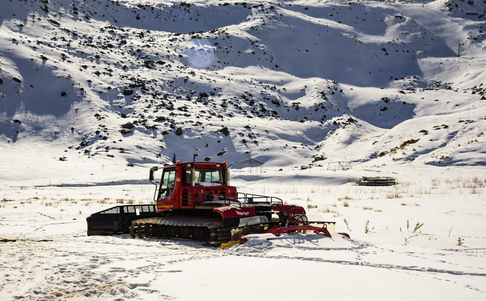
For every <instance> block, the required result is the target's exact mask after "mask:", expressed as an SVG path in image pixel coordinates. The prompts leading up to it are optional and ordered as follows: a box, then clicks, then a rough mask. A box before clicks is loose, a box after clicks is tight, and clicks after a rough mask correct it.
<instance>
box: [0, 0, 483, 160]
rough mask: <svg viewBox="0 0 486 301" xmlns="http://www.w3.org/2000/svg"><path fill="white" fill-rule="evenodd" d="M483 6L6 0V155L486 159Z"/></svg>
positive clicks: (0, 27) (1, 27) (0, 102)
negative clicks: (37, 151)
mask: <svg viewBox="0 0 486 301" xmlns="http://www.w3.org/2000/svg"><path fill="white" fill-rule="evenodd" d="M485 5H486V4H485ZM483 6H484V5H483V3H480V2H474V3H473V4H470V3H466V2H462V1H455V2H454V5H451V2H444V1H435V2H430V3H425V5H422V3H419V4H409V3H401V2H387V3H381V2H366V3H362V2H349V3H340V2H339V3H338V2H333V1H328V2H321V1H264V2H243V3H239V2H225V3H221V2H219V1H187V2H177V1H89V2H87V1H78V0H72V1H62V0H50V1H47V0H39V1H35V0H26V1H21V2H19V3H17V2H16V1H8V2H7V5H6V8H5V9H2V11H1V12H0V14H1V16H0V40H1V43H0V79H1V82H0V96H1V97H0V137H1V138H0V139H1V141H2V142H1V143H2V146H3V147H2V149H3V151H4V152H7V151H25V147H22V146H23V145H27V144H32V143H35V144H45V146H43V147H45V148H46V152H47V153H48V154H49V157H50V158H51V159H54V160H60V159H61V160H62V161H72V162H76V161H79V160H81V161H82V160H84V159H86V158H94V157H96V156H98V157H99V156H103V157H104V159H103V160H105V159H106V160H107V162H113V164H127V163H128V164H129V165H133V164H144V163H147V164H156V163H163V162H166V161H168V160H171V159H172V157H173V154H174V153H176V154H177V156H178V159H182V160H190V159H191V158H192V155H193V154H194V153H197V154H198V155H199V156H198V159H207V160H226V161H228V162H236V161H241V160H243V159H246V158H248V157H249V156H250V154H251V156H252V157H253V158H257V159H259V160H261V161H264V162H266V163H267V165H276V166H280V165H292V164H296V163H297V164H307V163H311V162H312V161H313V158H314V157H316V156H319V157H323V158H325V159H328V160H330V161H335V160H346V161H359V162H363V163H367V164H375V165H379V164H393V162H402V163H403V162H406V163H414V164H415V163H416V164H443V165H449V164H454V165H464V164H465V165H477V164H480V165H482V164H484V151H485V149H484V148H485V147H484V145H485V141H484V139H485V138H484V134H483V132H484V129H485V128H486V120H485V117H486V112H485V111H484V110H485V109H484V103H485V96H484V92H485V91H484V89H485V86H484V85H483V83H484V82H485V75H484V72H483V70H484V67H485V44H484V43H485V42H484V32H483V29H484V26H485V21H484V12H483V10H482V7H483ZM459 44H461V49H459ZM459 52H460V53H459ZM28 155H29V153H28V152H27V151H26V156H28ZM110 160H111V161H110ZM81 161H79V162H81ZM123 162H125V163H123Z"/></svg>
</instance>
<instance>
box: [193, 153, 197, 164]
mask: <svg viewBox="0 0 486 301" xmlns="http://www.w3.org/2000/svg"><path fill="white" fill-rule="evenodd" d="M196 157H197V154H194V155H192V163H194V162H196Z"/></svg>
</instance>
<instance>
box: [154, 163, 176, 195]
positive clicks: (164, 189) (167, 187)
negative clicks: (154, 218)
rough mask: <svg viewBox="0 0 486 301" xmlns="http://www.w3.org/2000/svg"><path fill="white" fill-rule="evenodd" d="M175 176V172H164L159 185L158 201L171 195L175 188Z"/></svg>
mask: <svg viewBox="0 0 486 301" xmlns="http://www.w3.org/2000/svg"><path fill="white" fill-rule="evenodd" d="M175 175H176V171H175V170H164V173H163V174H162V182H161V184H160V190H159V198H158V199H159V200H160V199H165V198H168V197H169V196H170V195H171V194H172V191H173V190H174V186H175Z"/></svg>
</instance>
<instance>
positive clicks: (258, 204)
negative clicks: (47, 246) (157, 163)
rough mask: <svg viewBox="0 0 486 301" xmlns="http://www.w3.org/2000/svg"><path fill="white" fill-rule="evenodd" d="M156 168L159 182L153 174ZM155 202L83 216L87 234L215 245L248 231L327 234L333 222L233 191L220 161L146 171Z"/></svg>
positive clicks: (267, 198)
mask: <svg viewBox="0 0 486 301" xmlns="http://www.w3.org/2000/svg"><path fill="white" fill-rule="evenodd" d="M160 169H162V177H161V180H160V182H155V180H154V179H155V178H154V173H155V172H157V171H158V170H160ZM149 180H150V181H151V182H152V183H153V184H154V185H156V191H155V194H154V200H155V204H143V205H120V206H116V207H112V208H109V209H106V210H103V211H100V212H97V213H94V214H92V215H91V216H89V217H88V218H87V223H88V235H112V234H122V233H130V235H131V236H132V237H133V238H180V239H190V240H196V241H202V242H207V243H209V244H211V245H221V244H222V243H227V242H230V241H238V239H239V238H240V237H241V236H243V235H246V234H250V233H265V232H270V233H273V234H275V235H280V234H282V233H287V232H296V231H300V232H302V231H312V232H315V233H322V234H323V235H326V236H331V232H334V222H325V221H309V220H308V219H307V216H306V212H305V209H304V208H303V207H300V206H296V205H288V204H284V202H283V201H282V200H281V199H280V198H276V197H271V196H263V195H256V194H248V193H241V192H237V190H236V187H234V186H230V184H229V167H228V166H227V165H226V163H225V162H223V163H213V162H184V163H181V162H179V161H178V162H177V163H175V164H166V165H164V167H163V168H159V167H153V168H151V169H150V176H149Z"/></svg>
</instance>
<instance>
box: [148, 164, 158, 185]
mask: <svg viewBox="0 0 486 301" xmlns="http://www.w3.org/2000/svg"><path fill="white" fill-rule="evenodd" d="M157 170H159V167H157V166H154V167H152V168H151V169H150V173H149V181H150V182H151V183H153V181H154V179H155V178H154V172H156V171H157Z"/></svg>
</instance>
